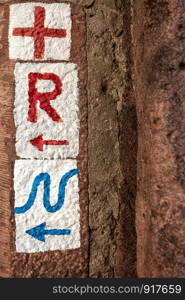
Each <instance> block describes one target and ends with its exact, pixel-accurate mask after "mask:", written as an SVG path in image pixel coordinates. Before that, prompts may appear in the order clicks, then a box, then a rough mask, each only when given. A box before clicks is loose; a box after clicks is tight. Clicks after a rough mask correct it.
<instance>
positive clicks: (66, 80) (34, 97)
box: [14, 63, 79, 158]
mask: <svg viewBox="0 0 185 300" xmlns="http://www.w3.org/2000/svg"><path fill="white" fill-rule="evenodd" d="M15 84H16V87H15V102H14V105H15V109H14V119H15V125H16V153H17V155H18V156H20V157H21V158H75V157H77V155H78V152H79V117H78V114H79V112H78V110H79V108H78V97H79V92H78V73H77V68H76V65H75V64H72V63H52V64H51V63H17V64H16V67H15Z"/></svg>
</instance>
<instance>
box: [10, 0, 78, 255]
mask: <svg viewBox="0 0 185 300" xmlns="http://www.w3.org/2000/svg"><path fill="white" fill-rule="evenodd" d="M72 23H73V22H72V17H71V5H70V4H67V3H49V4H48V3H43V2H30V3H16V4H12V5H10V10H9V32H8V39H9V58H10V59H14V60H19V61H18V62H16V64H15V68H14V78H15V97H14V121H15V127H16V145H15V147H16V155H17V157H19V159H17V160H16V161H15V165H14V191H15V207H14V214H15V223H16V238H15V240H16V251H17V252H24V253H33V252H44V251H49V250H66V249H76V248H79V247H80V245H81V241H80V205H79V180H78V179H79V170H78V163H77V159H78V155H79V140H80V133H79V131H80V119H79V94H80V93H79V74H78V65H77V64H75V63H73V62H72V61H71V60H70V61H69V59H70V57H71V46H72V43H73V40H72V26H73V24H72ZM79 51H81V49H80V48H79Z"/></svg>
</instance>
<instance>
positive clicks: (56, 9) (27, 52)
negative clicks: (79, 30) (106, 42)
mask: <svg viewBox="0 0 185 300" xmlns="http://www.w3.org/2000/svg"><path fill="white" fill-rule="evenodd" d="M36 6H37V7H38V6H41V7H44V8H45V21H44V26H45V28H54V29H65V30H66V37H65V38H58V37H53V38H52V37H45V38H44V41H45V51H44V56H43V58H40V59H39V60H50V59H51V60H69V57H70V50H71V26H72V21H71V7H70V5H69V4H66V3H51V4H46V3H40V2H37V3H34V2H30V3H17V4H13V5H10V23H9V57H10V59H21V60H38V59H37V58H35V57H34V38H33V37H31V36H14V35H13V30H14V28H33V27H34V18H35V15H34V12H35V7H36Z"/></svg>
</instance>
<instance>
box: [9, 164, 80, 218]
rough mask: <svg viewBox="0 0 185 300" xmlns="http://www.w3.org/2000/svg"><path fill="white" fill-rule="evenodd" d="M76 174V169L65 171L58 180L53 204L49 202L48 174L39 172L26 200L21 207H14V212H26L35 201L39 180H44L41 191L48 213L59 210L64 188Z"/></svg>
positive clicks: (49, 183) (49, 182)
mask: <svg viewBox="0 0 185 300" xmlns="http://www.w3.org/2000/svg"><path fill="white" fill-rule="evenodd" d="M77 174H78V170H77V169H74V170H70V171H69V172H67V173H66V174H65V175H64V176H63V177H62V178H61V180H60V183H59V191H58V201H57V203H56V204H55V205H51V204H50V186H51V179H50V175H49V174H48V173H40V174H39V175H37V176H36V177H35V179H34V181H33V185H32V189H31V192H30V194H29V198H28V201H27V202H26V203H25V204H24V205H23V206H21V207H16V208H15V209H14V212H15V213H16V214H24V213H25V212H27V211H28V210H29V209H30V208H31V207H32V206H33V205H34V202H35V199H36V197H37V190H38V187H39V185H40V184H41V182H42V181H43V182H44V192H43V205H44V208H45V209H46V211H48V212H50V213H55V212H57V211H58V210H60V209H61V208H62V206H63V204H64V199H65V188H66V185H67V183H68V181H69V180H70V178H71V177H73V176H74V175H77Z"/></svg>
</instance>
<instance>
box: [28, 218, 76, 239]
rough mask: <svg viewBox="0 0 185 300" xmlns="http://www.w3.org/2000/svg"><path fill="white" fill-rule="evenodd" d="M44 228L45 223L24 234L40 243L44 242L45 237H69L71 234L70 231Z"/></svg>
mask: <svg viewBox="0 0 185 300" xmlns="http://www.w3.org/2000/svg"><path fill="white" fill-rule="evenodd" d="M45 227H46V222H44V223H42V224H40V225H38V226H36V227H34V228H32V229H29V230H26V233H27V234H29V235H30V236H32V237H33V238H34V239H37V240H38V241H41V242H45V241H46V239H45V236H46V235H69V234H70V233H71V230H69V229H45Z"/></svg>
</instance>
